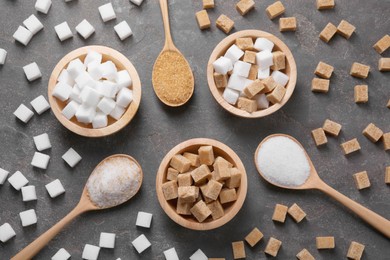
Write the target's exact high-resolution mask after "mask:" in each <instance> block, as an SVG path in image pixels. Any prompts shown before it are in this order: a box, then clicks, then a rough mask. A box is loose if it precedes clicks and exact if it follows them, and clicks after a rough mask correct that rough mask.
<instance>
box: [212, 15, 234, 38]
mask: <svg viewBox="0 0 390 260" xmlns="http://www.w3.org/2000/svg"><path fill="white" fill-rule="evenodd" d="M216 25H217V27H218V28H219V29H220V30H221V31H223V32H224V33H226V34H228V33H229V32H230V31H231V30H232V29H233V27H234V21H233V20H232V19H230V18H229V17H227V16H226V15H224V14H221V15H220V16H219V17H218V19H217V21H216Z"/></svg>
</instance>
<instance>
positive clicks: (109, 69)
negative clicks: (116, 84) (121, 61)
mask: <svg viewBox="0 0 390 260" xmlns="http://www.w3.org/2000/svg"><path fill="white" fill-rule="evenodd" d="M100 70H101V71H102V72H103V77H104V78H106V79H109V80H115V78H116V76H117V69H116V66H115V64H114V63H113V62H112V61H110V60H109V61H106V62H103V63H102V64H101V65H100Z"/></svg>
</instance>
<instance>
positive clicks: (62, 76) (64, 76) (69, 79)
mask: <svg viewBox="0 0 390 260" xmlns="http://www.w3.org/2000/svg"><path fill="white" fill-rule="evenodd" d="M57 81H58V82H64V83H66V84H68V85H69V86H73V85H74V84H75V81H74V79H73V78H72V77H71V76H70V75H69V73H68V70H67V69H63V70H62V71H61V73H60V75H59V76H58V78H57Z"/></svg>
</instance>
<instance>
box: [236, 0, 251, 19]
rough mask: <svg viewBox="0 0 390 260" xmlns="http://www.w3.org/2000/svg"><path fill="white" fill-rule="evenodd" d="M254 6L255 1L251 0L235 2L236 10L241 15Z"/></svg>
mask: <svg viewBox="0 0 390 260" xmlns="http://www.w3.org/2000/svg"><path fill="white" fill-rule="evenodd" d="M254 8H255V2H254V1H253V0H240V1H239V2H238V3H237V4H236V9H237V11H238V12H239V13H240V14H241V15H242V16H244V15H246V14H247V13H248V12H249V11H250V10H252V9H254Z"/></svg>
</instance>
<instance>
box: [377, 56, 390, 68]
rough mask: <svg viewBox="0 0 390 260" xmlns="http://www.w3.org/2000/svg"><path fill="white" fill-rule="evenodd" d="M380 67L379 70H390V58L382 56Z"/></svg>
mask: <svg viewBox="0 0 390 260" xmlns="http://www.w3.org/2000/svg"><path fill="white" fill-rule="evenodd" d="M378 69H379V71H390V58H380V59H379V62H378Z"/></svg>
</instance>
